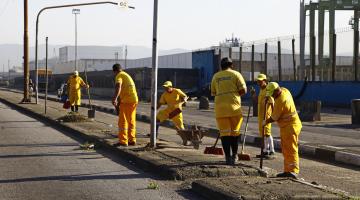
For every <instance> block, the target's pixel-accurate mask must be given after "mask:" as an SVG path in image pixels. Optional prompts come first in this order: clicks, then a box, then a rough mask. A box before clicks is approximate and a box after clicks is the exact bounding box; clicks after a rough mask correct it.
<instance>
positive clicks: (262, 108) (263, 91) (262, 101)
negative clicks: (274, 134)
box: [258, 88, 274, 135]
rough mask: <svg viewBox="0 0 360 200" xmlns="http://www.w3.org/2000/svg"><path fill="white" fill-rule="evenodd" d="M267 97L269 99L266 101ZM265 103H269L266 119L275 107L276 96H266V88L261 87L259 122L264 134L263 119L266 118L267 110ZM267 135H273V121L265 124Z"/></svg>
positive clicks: (260, 129)
mask: <svg viewBox="0 0 360 200" xmlns="http://www.w3.org/2000/svg"><path fill="white" fill-rule="evenodd" d="M266 99H267V101H265V100H266ZM265 103H267V107H266V108H267V109H266V114H265V119H269V118H270V117H271V113H272V109H273V107H274V98H273V97H266V88H264V89H261V88H260V92H259V96H258V124H259V133H260V134H262V131H263V130H262V128H263V125H262V123H263V120H264V112H265V106H266V105H265ZM264 134H265V135H271V123H268V124H267V125H265V132H264Z"/></svg>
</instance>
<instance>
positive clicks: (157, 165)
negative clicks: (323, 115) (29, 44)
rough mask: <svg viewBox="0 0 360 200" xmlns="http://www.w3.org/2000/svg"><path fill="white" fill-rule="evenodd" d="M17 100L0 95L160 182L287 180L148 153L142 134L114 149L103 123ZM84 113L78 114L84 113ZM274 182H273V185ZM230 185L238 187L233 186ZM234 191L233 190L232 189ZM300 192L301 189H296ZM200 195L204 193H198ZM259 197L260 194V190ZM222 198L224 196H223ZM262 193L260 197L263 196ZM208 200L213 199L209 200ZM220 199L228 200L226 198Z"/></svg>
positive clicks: (212, 161) (161, 149)
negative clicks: (67, 117) (69, 118)
mask: <svg viewBox="0 0 360 200" xmlns="http://www.w3.org/2000/svg"><path fill="white" fill-rule="evenodd" d="M20 98H21V95H19V94H17V95H15V96H14V95H11V93H4V92H3V91H0V101H1V102H3V103H5V104H7V105H9V106H11V107H12V108H15V109H17V110H19V111H20V112H23V113H25V114H27V115H29V116H32V117H35V118H37V119H38V120H40V121H43V122H45V123H47V124H49V125H51V126H52V127H54V128H58V129H60V130H63V131H65V132H67V133H68V134H69V135H71V136H76V137H80V138H82V139H84V140H87V141H90V142H94V143H95V147H96V148H99V147H102V148H106V149H108V150H111V151H113V152H114V153H116V154H118V155H119V156H121V158H123V159H125V160H128V161H129V162H130V163H133V164H136V166H137V167H139V168H141V169H143V170H145V171H150V172H153V173H154V174H157V175H159V176H161V177H163V178H166V179H170V180H189V181H191V182H192V181H194V180H208V179H209V180H213V181H215V180H217V179H219V181H221V180H223V179H222V178H225V177H227V178H225V179H229V180H231V179H232V178H236V179H237V180H247V179H249V178H250V179H251V177H252V178H253V179H254V180H256V179H261V180H267V181H266V182H267V184H268V185H272V184H279V182H281V184H283V185H285V184H286V181H287V179H276V178H266V177H264V175H269V173H271V174H270V175H273V174H274V173H275V172H274V171H271V170H270V169H269V170H266V171H267V173H266V172H263V171H261V170H259V169H258V168H257V167H254V166H250V165H246V164H242V163H240V164H238V165H236V166H226V165H224V164H223V163H224V162H223V157H222V156H212V155H204V154H203V153H202V152H200V151H197V150H194V149H192V148H191V147H184V146H180V145H177V144H175V143H173V142H169V141H159V142H158V146H157V147H158V148H157V149H156V150H150V149H149V148H147V146H146V145H147V144H148V141H149V138H147V137H145V136H144V135H143V134H138V141H137V146H135V147H114V146H113V145H112V144H113V143H114V142H115V141H117V139H116V135H114V134H113V133H114V132H116V127H111V128H109V126H107V124H106V123H104V122H101V123H100V122H99V121H96V120H95V121H90V122H81V123H63V122H60V121H59V120H57V119H58V118H59V117H61V116H64V114H66V111H65V110H64V109H62V108H58V107H59V104H57V103H55V102H52V103H49V108H48V113H47V115H44V114H43V105H40V104H39V105H36V104H19V103H18V101H19V99H20ZM85 111H86V110H82V111H81V112H83V113H85ZM98 117H99V118H101V119H106V118H108V119H109V118H111V120H112V118H113V116H111V115H108V114H106V113H101V112H100V113H98ZM274 180H277V181H274ZM212 184H213V183H212V182H204V183H203V184H202V186H204V187H205V186H206V185H207V186H206V187H205V188H208V193H209V194H215V193H218V192H219V190H217V187H215V186H214V185H212ZM232 184H234V185H238V183H237V182H233V183H232ZM305 185H306V184H305ZM248 186H249V187H252V188H255V187H256V188H258V183H257V182H254V183H251V182H248ZM308 186H309V187H310V188H313V191H314V195H313V196H311V197H313V198H315V199H321V197H324V194H323V193H327V194H328V195H330V196H333V197H335V198H333V199H339V198H340V199H341V198H342V199H346V198H345V197H342V196H339V194H336V195H333V193H332V192H331V191H330V190H329V191H328V190H326V191H323V189H319V188H317V187H316V186H313V185H311V184H310V185H308ZM234 187H235V186H234ZM294 188H295V189H294V190H292V191H290V193H291V194H292V196H295V197H297V196H299V195H302V190H297V189H296V188H297V187H294ZM299 188H301V187H299ZM192 189H193V190H194V191H195V192H199V194H201V195H204V194H203V193H202V192H201V190H199V187H198V186H197V185H196V183H194V184H193V188H192ZM202 190H203V191H204V189H202ZM252 192H253V190H249V193H244V195H245V196H246V197H251V196H252ZM259 192H260V193H259V194H262V193H264V191H262V190H260V188H259ZM224 194H226V192H225V193H224ZM266 194H267V193H266V191H265V193H264V194H263V195H266ZM209 199H214V198H213V197H209ZM224 199H229V198H228V197H226V198H224ZM230 199H231V198H230Z"/></svg>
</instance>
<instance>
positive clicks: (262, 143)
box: [260, 100, 267, 169]
mask: <svg viewBox="0 0 360 200" xmlns="http://www.w3.org/2000/svg"><path fill="white" fill-rule="evenodd" d="M266 110H267V100H266V101H265V110H264V119H265V118H266ZM261 125H262V128H263V129H262V132H261V137H262V142H261V151H260V169H262V168H263V160H264V158H263V153H264V146H265V137H264V135H265V127H264V125H263V124H261Z"/></svg>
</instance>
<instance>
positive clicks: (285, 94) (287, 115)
mask: <svg viewBox="0 0 360 200" xmlns="http://www.w3.org/2000/svg"><path fill="white" fill-rule="evenodd" d="M271 118H272V119H273V120H275V121H277V123H278V125H279V127H280V128H284V127H286V126H288V125H295V124H296V125H300V127H301V126H302V125H301V121H300V118H299V115H298V113H297V111H296V107H295V103H294V100H293V98H292V95H291V93H290V91H289V90H288V89H286V88H283V87H282V88H281V94H280V95H279V96H278V97H277V98H276V99H275V105H274V110H273V112H272V114H271Z"/></svg>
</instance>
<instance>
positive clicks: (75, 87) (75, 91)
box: [67, 75, 86, 105]
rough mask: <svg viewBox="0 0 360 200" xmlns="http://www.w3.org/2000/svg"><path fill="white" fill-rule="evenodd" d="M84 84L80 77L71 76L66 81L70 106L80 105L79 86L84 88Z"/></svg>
mask: <svg viewBox="0 0 360 200" xmlns="http://www.w3.org/2000/svg"><path fill="white" fill-rule="evenodd" d="M85 85H86V84H85V82H84V81H83V79H82V78H81V77H80V76H75V75H72V76H70V77H69V79H68V81H67V87H68V89H69V91H68V95H69V101H70V104H71V105H80V103H81V86H85Z"/></svg>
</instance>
